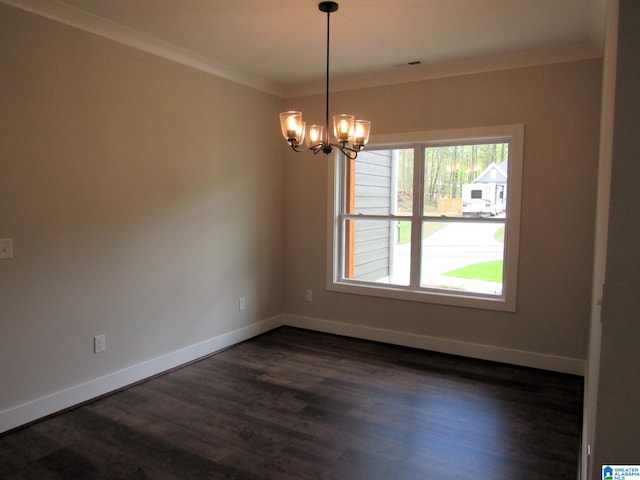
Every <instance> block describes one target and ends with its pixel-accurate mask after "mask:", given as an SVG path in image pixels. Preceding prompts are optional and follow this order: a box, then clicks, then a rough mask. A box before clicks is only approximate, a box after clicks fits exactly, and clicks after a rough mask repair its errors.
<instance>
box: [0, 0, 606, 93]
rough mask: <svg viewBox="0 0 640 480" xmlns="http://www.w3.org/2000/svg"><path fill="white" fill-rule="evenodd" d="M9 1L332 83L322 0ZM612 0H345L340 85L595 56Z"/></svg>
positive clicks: (203, 55)
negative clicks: (328, 75) (328, 77)
mask: <svg viewBox="0 0 640 480" xmlns="http://www.w3.org/2000/svg"><path fill="white" fill-rule="evenodd" d="M0 1H4V2H5V3H8V4H11V5H14V6H16V7H19V8H22V9H25V10H28V11H31V12H34V13H37V14H40V15H44V16H46V17H48V18H52V19H54V20H57V21H60V22H63V23H66V24H69V25H73V26H75V27H79V28H82V29H85V30H88V31H90V32H93V33H96V34H98V35H102V36H105V37H108V38H112V39H114V40H117V41H120V42H124V43H127V44H130V45H132V46H134V47H137V48H141V49H143V50H146V51H149V52H152V53H154V54H157V55H161V56H164V57H166V58H170V59H172V60H176V61H179V62H181V63H185V64H187V65H191V66H193V67H195V68H199V69H201V70H204V71H208V72H211V73H214V74H216V75H220V76H222V77H224V78H228V79H231V80H234V81H237V82H240V83H243V84H245V85H249V86H251V87H254V88H258V89H260V90H263V91H267V92H270V93H273V94H276V95H279V96H282V97H291V96H297V95H305V94H310V93H319V92H322V91H323V89H324V76H325V68H326V67H325V55H326V50H325V49H326V28H327V22H326V14H324V13H321V12H319V10H318V7H317V4H318V0H109V1H106V0H0ZM606 1H607V0H342V1H340V2H339V3H340V7H339V10H338V11H337V12H335V13H332V14H331V81H332V89H336V90H338V89H346V88H353V87H362V86H373V85H380V84H385V83H398V82H402V81H410V80H417V79H423V78H434V77H438V76H446V75H453V74H461V73H470V72H478V71H486V70H495V69H501V68H507V67H509V66H511V67H513V66H516V67H517V66H528V65H536V64H543V63H553V62H558V61H567V60H578V59H584V58H596V57H599V56H600V55H601V53H602V44H603V38H604V21H605V18H604V17H605V10H606V8H605V7H606ZM409 62H420V63H419V64H417V65H409Z"/></svg>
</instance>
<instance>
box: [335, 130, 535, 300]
mask: <svg viewBox="0 0 640 480" xmlns="http://www.w3.org/2000/svg"><path fill="white" fill-rule="evenodd" d="M482 130H483V129H480V130H478V129H475V131H476V132H478V133H480V135H478V137H477V138H473V137H472V136H469V137H466V138H464V137H461V136H456V135H452V136H451V137H449V139H448V138H447V133H452V134H455V133H456V132H438V135H436V136H435V137H434V135H430V134H428V133H427V134H425V138H426V140H425V141H418V142H416V141H415V140H413V141H411V143H410V144H409V143H403V142H397V143H395V144H390V143H383V142H380V143H377V142H375V139H373V140H372V146H370V147H369V148H367V151H365V152H361V153H360V155H359V156H358V159H356V160H355V161H349V160H346V159H337V160H336V162H337V163H336V165H335V167H336V168H337V170H336V172H337V175H336V177H335V180H336V181H335V184H334V185H335V187H336V190H337V191H336V192H334V193H336V194H337V195H335V196H334V197H333V198H334V200H335V203H334V205H333V207H334V208H333V209H332V211H333V214H334V215H335V216H334V217H333V218H332V219H331V224H332V225H333V226H334V228H332V230H333V233H334V238H333V241H332V242H331V245H330V250H331V251H330V254H331V257H332V265H331V268H330V270H331V271H330V273H329V288H330V289H333V290H339V291H347V292H352V293H363V294H368V295H381V296H385V297H393V298H403V299H409V300H418V301H427V302H434V303H445V304H453V305H468V306H472V307H480V308H491V309H497V310H514V309H515V279H516V272H517V251H518V245H517V237H518V235H517V232H518V221H519V205H520V198H519V197H520V183H521V170H522V167H521V164H522V140H523V127H522V126H507V127H493V128H491V127H490V128H488V129H485V130H489V131H491V132H495V133H497V134H495V135H490V134H486V133H487V132H486V131H485V132H483V131H482ZM458 132H459V131H458ZM468 132H469V133H473V132H471V131H468ZM413 136H414V137H415V136H416V134H413ZM429 137H434V138H429ZM438 137H439V138H438ZM450 139H454V140H450ZM418 140H419V139H418ZM514 187H515V188H514ZM508 193H509V195H507V194H508ZM374 227H376V228H374ZM374 230H377V233H376V235H377V238H378V239H377V240H375V238H376V237H375V235H374V233H373V232H374ZM509 232H510V233H509ZM507 240H510V241H507ZM376 242H379V243H376ZM365 244H366V247H365ZM366 264H368V266H369V267H371V268H370V269H369V270H365V269H364V267H363V265H366ZM374 267H375V268H374Z"/></svg>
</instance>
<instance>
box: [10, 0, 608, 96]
mask: <svg viewBox="0 0 640 480" xmlns="http://www.w3.org/2000/svg"><path fill="white" fill-rule="evenodd" d="M0 2H2V3H5V4H8V5H11V6H13V7H16V8H19V9H21V10H25V11H28V12H30V13H33V14H36V15H39V16H42V17H45V18H48V19H50V20H54V21H56V22H60V23H63V24H66V25H69V26H72V27H75V28H78V29H81V30H84V31H87V32H89V33H93V34H95V35H98V36H101V37H104V38H108V39H110V40H113V41H116V42H118V43H122V44H125V45H128V46H130V47H133V48H136V49H138V50H142V51H145V52H147V53H151V54H153V55H156V56H159V57H162V58H165V59H168V60H171V61H173V62H176V63H180V64H182V65H186V66H189V67H191V68H195V69H197V70H200V71H202V72H206V73H209V74H212V75H215V76H217V77H220V78H223V79H226V80H229V81H231V82H235V83H238V84H240V85H244V86H247V87H250V88H253V89H255V90H259V91H262V92H265V93H268V94H272V95H275V96H278V97H281V98H295V97H302V96H307V95H317V94H322V93H324V91H325V90H324V89H325V86H326V85H325V83H324V80H318V81H314V82H308V83H301V84H291V85H286V86H285V85H282V84H280V83H277V82H273V81H270V80H268V79H266V78H262V77H258V76H256V75H251V74H249V73H247V72H245V71H242V70H240V69H238V68H235V67H232V66H230V65H226V64H223V63H220V62H216V61H214V60H211V59H209V58H206V57H204V56H201V55H198V54H195V53H193V52H191V51H189V50H186V49H184V48H181V47H178V46H176V45H173V44H171V43H168V42H165V41H163V40H160V39H158V38H155V37H152V36H149V35H145V34H142V33H140V32H137V31H135V30H133V29H130V28H127V27H125V26H123V25H120V24H117V23H115V22H111V21H109V20H106V19H104V18H102V17H98V16H97V15H93V14H90V13H87V12H85V11H83V10H80V9H77V8H75V7H71V6H69V5H67V4H64V3H60V2H58V1H56V0H50V1H42V0H0ZM601 57H602V49H600V48H597V47H594V46H593V45H574V46H570V47H565V48H554V49H547V50H535V51H528V52H519V53H511V54H505V55H498V56H491V57H479V58H470V59H465V60H460V61H455V62H449V63H436V64H424V65H417V66H405V65H403V66H399V67H394V68H393V69H392V70H384V71H378V72H367V73H363V74H357V75H350V76H342V77H340V76H335V77H333V78H332V79H331V90H332V91H334V92H337V91H345V90H354V89H358V88H370V87H380V86H384V85H395V84H401V83H408V82H417V81H422V80H432V79H438V78H446V77H454V76H461V75H471V74H476V73H486V72H491V71H500V70H511V69H514V68H526V67H534V66H541V65H548V64H554V63H564V62H572V61H579V60H587V59H594V58H601Z"/></svg>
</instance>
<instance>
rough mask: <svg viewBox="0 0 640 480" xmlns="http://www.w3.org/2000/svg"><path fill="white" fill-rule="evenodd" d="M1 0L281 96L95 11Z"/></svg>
mask: <svg viewBox="0 0 640 480" xmlns="http://www.w3.org/2000/svg"><path fill="white" fill-rule="evenodd" d="M0 1H1V2H2V3H5V4H7V5H11V6H13V7H16V8H19V9H21V10H25V11H27V12H30V13H33V14H35V15H39V16H42V17H45V18H48V19H50V20H54V21H56V22H59V23H63V24H65V25H69V26H71V27H75V28H78V29H80V30H84V31H86V32H89V33H93V34H95V35H98V36H101V37H104V38H108V39H110V40H113V41H115V42H118V43H122V44H124V45H128V46H130V47H133V48H136V49H138V50H142V51H145V52H147V53H151V54H153V55H156V56H158V57H162V58H165V59H167V60H171V61H173V62H176V63H180V64H182V65H186V66H188V67H191V68H195V69H197V70H200V71H203V72H206V73H209V74H212V75H215V76H217V77H221V78H224V79H226V80H229V81H232V82H235V83H239V84H241V85H245V86H247V87H251V88H253V89H256V90H260V91H262V92H265V93H269V94H272V95H276V96H279V97H282V96H283V95H284V89H283V87H282V86H281V85H280V84H277V83H274V82H272V81H269V80H267V79H264V78H260V77H258V76H255V75H250V74H248V73H246V72H244V71H242V70H240V69H237V68H235V67H232V66H229V65H226V64H223V63H219V62H215V61H213V60H211V59H209V58H206V57H203V56H201V55H198V54H196V53H193V52H191V51H189V50H186V49H184V48H181V47H178V46H176V45H173V44H171V43H168V42H165V41H163V40H160V39H158V38H155V37H152V36H149V35H145V34H143V33H140V32H137V31H135V30H132V29H130V28H127V27H125V26H123V25H120V24H117V23H115V22H111V21H109V20H106V19H104V18H102V17H99V16H97V15H93V14H91V13H88V12H85V11H83V10H80V9H77V8H74V7H71V6H69V5H66V4H64V3H60V2H57V1H55V0H54V1H46V2H43V1H42V0H0Z"/></svg>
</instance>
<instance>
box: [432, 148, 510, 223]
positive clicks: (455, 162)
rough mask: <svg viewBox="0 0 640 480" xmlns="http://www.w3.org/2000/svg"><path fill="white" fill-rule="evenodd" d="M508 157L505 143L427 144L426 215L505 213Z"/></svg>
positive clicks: (467, 215)
mask: <svg viewBox="0 0 640 480" xmlns="http://www.w3.org/2000/svg"><path fill="white" fill-rule="evenodd" d="M508 158H509V144H508V143H486V144H478V145H445V146H434V147H426V148H425V149H424V162H425V164H424V169H425V177H424V212H425V215H427V216H440V215H447V216H456V217H459V216H463V217H493V216H499V215H505V214H506V211H505V208H506V200H507V199H506V193H507V161H508Z"/></svg>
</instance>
